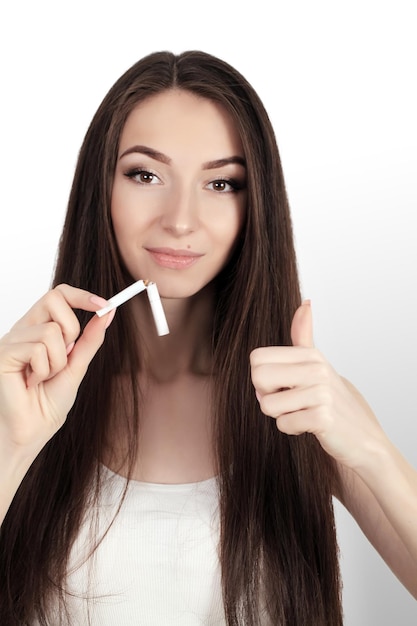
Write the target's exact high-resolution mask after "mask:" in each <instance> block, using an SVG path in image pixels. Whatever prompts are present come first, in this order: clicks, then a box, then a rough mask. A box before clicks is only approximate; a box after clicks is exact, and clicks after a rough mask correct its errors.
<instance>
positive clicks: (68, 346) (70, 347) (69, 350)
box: [67, 341, 75, 356]
mask: <svg viewBox="0 0 417 626" xmlns="http://www.w3.org/2000/svg"><path fill="white" fill-rule="evenodd" d="M74 346H75V341H73V342H72V343H70V344H68V345H67V356H68V355H69V354H70V352H72V349H73V347H74Z"/></svg>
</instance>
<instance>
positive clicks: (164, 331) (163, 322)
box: [146, 283, 169, 337]
mask: <svg viewBox="0 0 417 626" xmlns="http://www.w3.org/2000/svg"><path fill="white" fill-rule="evenodd" d="M146 291H147V292H148V298H149V304H150V305H151V309H152V314H153V319H154V320H155V326H156V331H157V333H158V335H159V336H160V337H161V336H162V335H168V333H169V328H168V323H167V319H166V317H165V313H164V309H163V308H162V302H161V298H160V297H159V291H158V287H157V286H156V284H155V283H149V284H148V285H147V287H146Z"/></svg>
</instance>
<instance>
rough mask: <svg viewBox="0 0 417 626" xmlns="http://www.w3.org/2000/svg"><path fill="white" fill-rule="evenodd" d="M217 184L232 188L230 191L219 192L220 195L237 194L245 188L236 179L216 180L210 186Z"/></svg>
mask: <svg viewBox="0 0 417 626" xmlns="http://www.w3.org/2000/svg"><path fill="white" fill-rule="evenodd" d="M215 183H225V184H226V185H229V186H230V187H231V189H230V190H229V191H219V193H237V192H238V191H240V190H241V189H243V188H244V184H243V183H242V182H241V181H239V180H236V178H216V180H212V181H211V182H210V183H209V185H214V184H215ZM214 191H215V190H214Z"/></svg>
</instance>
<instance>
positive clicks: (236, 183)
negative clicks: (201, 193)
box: [125, 167, 245, 193]
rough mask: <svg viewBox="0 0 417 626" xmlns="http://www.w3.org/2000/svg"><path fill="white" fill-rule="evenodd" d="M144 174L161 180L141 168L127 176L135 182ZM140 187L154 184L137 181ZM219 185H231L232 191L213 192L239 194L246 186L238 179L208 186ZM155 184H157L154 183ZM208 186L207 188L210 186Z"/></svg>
mask: <svg viewBox="0 0 417 626" xmlns="http://www.w3.org/2000/svg"><path fill="white" fill-rule="evenodd" d="M142 174H145V175H147V176H153V177H155V178H156V179H157V180H160V178H159V176H158V175H157V174H155V173H154V172H152V171H151V170H148V169H145V168H141V167H136V168H134V169H131V170H128V171H127V172H125V176H126V177H127V178H129V179H131V180H135V178H136V177H139V176H141V175H142ZM135 182H136V183H137V184H138V185H148V184H149V185H151V184H152V183H147V182H143V181H139V180H136V181H135ZM216 183H217V184H218V183H223V184H225V185H229V187H231V189H230V190H220V191H219V190H216V189H213V191H217V192H218V193H237V192H238V191H240V190H241V189H244V187H245V184H244V183H242V182H241V181H239V180H237V179H236V178H216V179H215V180H212V181H210V182H209V183H208V185H214V184H216ZM154 184H155V183H154ZM208 185H207V186H208Z"/></svg>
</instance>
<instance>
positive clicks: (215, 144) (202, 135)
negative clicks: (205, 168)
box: [120, 89, 243, 158]
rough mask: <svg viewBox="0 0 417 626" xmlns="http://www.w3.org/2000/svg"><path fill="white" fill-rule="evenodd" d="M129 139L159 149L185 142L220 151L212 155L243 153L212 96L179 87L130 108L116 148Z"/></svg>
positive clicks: (229, 120) (232, 126)
mask: <svg viewBox="0 0 417 626" xmlns="http://www.w3.org/2000/svg"><path fill="white" fill-rule="evenodd" d="M155 142H156V145H155ZM132 143H144V144H146V145H147V144H149V145H150V146H152V147H154V148H157V149H159V150H161V151H162V152H163V151H164V149H165V150H168V149H169V148H171V149H172V147H173V146H178V147H180V146H183V147H184V148H185V147H187V146H188V147H190V149H191V148H192V149H197V148H199V147H200V148H201V149H202V150H204V149H206V150H207V151H210V150H217V151H220V152H218V153H217V154H216V155H215V157H214V158H218V157H219V154H220V155H221V156H229V154H228V153H229V152H230V153H231V154H238V155H241V156H243V146H242V142H241V139H240V136H239V133H238V130H237V127H236V124H235V122H234V120H233V118H232V117H231V115H230V114H229V113H228V111H226V109H225V108H224V107H223V106H222V105H221V104H219V103H217V102H214V101H213V100H210V99H208V98H204V97H201V96H198V95H195V94H193V93H191V92H189V91H186V90H183V89H169V90H167V91H163V92H161V93H158V94H156V95H153V96H150V97H148V98H146V99H145V100H144V101H142V102H140V103H139V104H138V105H137V106H136V107H135V108H134V109H133V110H132V111H131V113H130V114H129V116H128V118H127V120H126V123H125V126H124V128H123V131H122V135H121V139H120V150H121V151H123V150H124V149H126V148H128V147H129V145H130V144H132ZM164 147H165V148H164Z"/></svg>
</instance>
